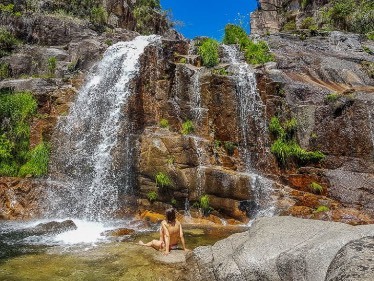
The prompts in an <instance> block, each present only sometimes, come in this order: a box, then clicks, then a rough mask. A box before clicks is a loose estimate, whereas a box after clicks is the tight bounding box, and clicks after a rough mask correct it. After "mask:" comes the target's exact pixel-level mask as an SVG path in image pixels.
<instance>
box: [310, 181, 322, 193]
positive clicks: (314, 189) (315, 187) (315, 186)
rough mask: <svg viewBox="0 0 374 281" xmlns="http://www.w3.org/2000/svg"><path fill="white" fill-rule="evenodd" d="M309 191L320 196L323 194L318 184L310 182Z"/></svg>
mask: <svg viewBox="0 0 374 281" xmlns="http://www.w3.org/2000/svg"><path fill="white" fill-rule="evenodd" d="M310 190H311V191H312V192H313V193H317V194H321V193H322V192H323V187H322V186H321V185H320V184H318V183H316V182H312V183H311V184H310Z"/></svg>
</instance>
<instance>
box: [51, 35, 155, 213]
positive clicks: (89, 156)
mask: <svg viewBox="0 0 374 281" xmlns="http://www.w3.org/2000/svg"><path fill="white" fill-rule="evenodd" d="M157 40H158V37H157V36H139V37H136V38H135V39H134V40H133V41H130V42H120V43H117V44H115V45H113V46H111V47H110V48H108V50H107V51H106V52H105V54H104V56H103V59H102V61H101V62H100V63H99V64H97V65H96V66H95V67H94V68H93V70H92V71H91V73H90V74H89V75H88V78H87V82H86V84H85V85H84V87H83V88H82V89H81V91H80V92H79V94H78V97H77V99H76V101H75V103H74V104H73V105H72V107H71V110H70V113H69V115H68V116H66V117H62V118H61V119H60V120H59V122H58V125H57V130H56V134H55V136H54V140H55V142H56V143H55V144H54V145H53V147H56V151H54V152H53V154H52V159H53V160H52V161H51V162H52V163H53V166H52V167H51V174H52V175H53V178H52V179H51V182H54V184H56V185H57V186H58V188H57V189H59V190H56V188H53V189H51V194H50V196H49V198H48V199H49V201H52V202H49V204H50V205H51V206H53V207H51V208H49V211H50V215H51V216H56V215H59V216H74V217H81V218H85V219H89V220H101V219H105V218H106V217H108V216H111V215H112V214H113V213H114V212H115V211H117V210H118V208H119V207H120V206H119V196H120V195H121V194H126V193H127V192H128V191H129V190H130V189H131V186H132V181H131V174H132V166H131V165H132V162H133V161H132V152H133V150H134V145H133V143H134V142H133V141H132V139H133V137H132V135H131V132H132V131H131V123H130V120H129V117H128V114H127V111H128V110H129V108H128V106H129V104H128V101H129V98H130V97H131V95H132V94H133V87H134V85H133V83H132V81H133V79H134V78H135V77H136V76H137V74H138V72H139V58H140V56H141V54H142V53H143V52H144V49H145V48H146V47H147V46H148V45H149V44H151V43H153V42H155V41H157ZM122 166H124V167H123V168H121V167H122Z"/></svg>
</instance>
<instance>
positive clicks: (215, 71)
mask: <svg viewBox="0 0 374 281" xmlns="http://www.w3.org/2000/svg"><path fill="white" fill-rule="evenodd" d="M212 73H213V74H215V75H222V76H227V75H230V73H229V72H228V71H227V70H226V69H225V68H223V67H221V68H218V69H213V70H212Z"/></svg>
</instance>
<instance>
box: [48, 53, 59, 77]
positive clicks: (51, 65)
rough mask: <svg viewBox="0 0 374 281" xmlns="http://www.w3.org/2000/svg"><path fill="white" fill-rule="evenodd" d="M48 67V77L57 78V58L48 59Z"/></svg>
mask: <svg viewBox="0 0 374 281" xmlns="http://www.w3.org/2000/svg"><path fill="white" fill-rule="evenodd" d="M47 66H48V75H49V76H50V77H54V76H55V72H56V66H57V59H56V57H50V58H48V62H47Z"/></svg>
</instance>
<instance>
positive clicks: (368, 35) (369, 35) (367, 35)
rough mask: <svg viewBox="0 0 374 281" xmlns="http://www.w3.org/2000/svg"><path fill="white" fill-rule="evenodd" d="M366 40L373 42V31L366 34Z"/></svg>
mask: <svg viewBox="0 0 374 281" xmlns="http://www.w3.org/2000/svg"><path fill="white" fill-rule="evenodd" d="M366 38H367V39H369V40H374V31H371V32H368V33H366Z"/></svg>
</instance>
